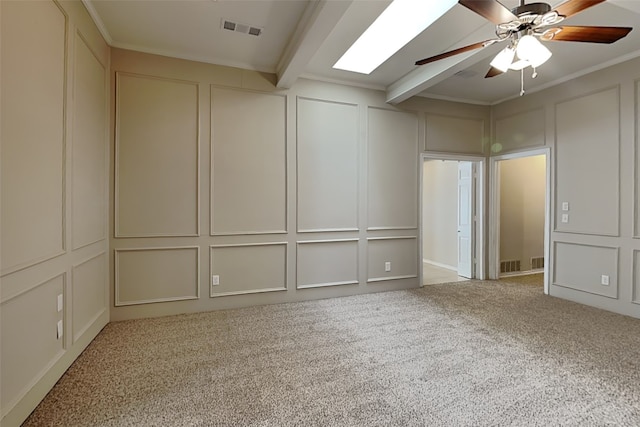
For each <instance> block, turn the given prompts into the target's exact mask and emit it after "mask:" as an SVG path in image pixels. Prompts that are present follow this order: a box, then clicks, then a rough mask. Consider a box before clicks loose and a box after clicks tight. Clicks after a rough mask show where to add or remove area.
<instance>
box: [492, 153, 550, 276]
mask: <svg viewBox="0 0 640 427" xmlns="http://www.w3.org/2000/svg"><path fill="white" fill-rule="evenodd" d="M545 168H546V162H545V156H532V157H522V158H518V159H510V160H503V161H501V162H500V260H501V261H507V260H509V261H512V260H520V266H521V270H522V271H527V270H531V258H532V257H544V215H545V213H544V207H545V190H546V183H545V179H546V169H545Z"/></svg>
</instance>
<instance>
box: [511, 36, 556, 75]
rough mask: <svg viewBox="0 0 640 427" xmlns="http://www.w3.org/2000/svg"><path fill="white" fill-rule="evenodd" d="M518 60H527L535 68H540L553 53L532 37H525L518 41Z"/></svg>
mask: <svg viewBox="0 0 640 427" xmlns="http://www.w3.org/2000/svg"><path fill="white" fill-rule="evenodd" d="M516 54H517V55H518V59H522V60H525V61H527V62H528V63H529V65H531V66H532V67H534V68H537V67H539V66H540V65H542V64H544V63H545V62H547V61H548V60H549V58H551V55H552V53H551V51H550V50H549V49H547V48H546V47H545V46H544V45H543V44H542V43H540V41H539V40H538V39H536V38H535V37H534V36H532V35H529V34H527V35H525V36H522V37H521V38H520V40H518V47H517V48H516Z"/></svg>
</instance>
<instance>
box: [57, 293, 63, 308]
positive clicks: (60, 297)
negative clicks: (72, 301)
mask: <svg viewBox="0 0 640 427" xmlns="http://www.w3.org/2000/svg"><path fill="white" fill-rule="evenodd" d="M63 307H64V299H63V297H62V294H60V295H58V313H59V312H61V311H62V308H63Z"/></svg>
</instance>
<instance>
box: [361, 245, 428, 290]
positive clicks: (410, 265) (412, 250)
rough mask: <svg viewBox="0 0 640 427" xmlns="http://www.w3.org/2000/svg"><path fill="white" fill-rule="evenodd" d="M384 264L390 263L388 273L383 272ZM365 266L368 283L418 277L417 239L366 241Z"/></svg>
mask: <svg viewBox="0 0 640 427" xmlns="http://www.w3.org/2000/svg"><path fill="white" fill-rule="evenodd" d="M386 263H390V264H389V271H385V270H386V268H385V267H386ZM367 266H368V267H367V281H368V282H379V281H383V280H392V279H406V278H412V277H418V239H417V238H416V237H381V238H370V239H367Z"/></svg>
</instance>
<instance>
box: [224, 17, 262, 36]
mask: <svg viewBox="0 0 640 427" xmlns="http://www.w3.org/2000/svg"><path fill="white" fill-rule="evenodd" d="M222 29H224V30H229V31H234V32H236V33H242V34H249V35H250V36H256V37H258V36H260V35H262V32H263V31H264V29H263V28H260V27H254V26H253V25H247V24H241V23H239V22H233V21H230V20H229V19H223V20H222Z"/></svg>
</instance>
